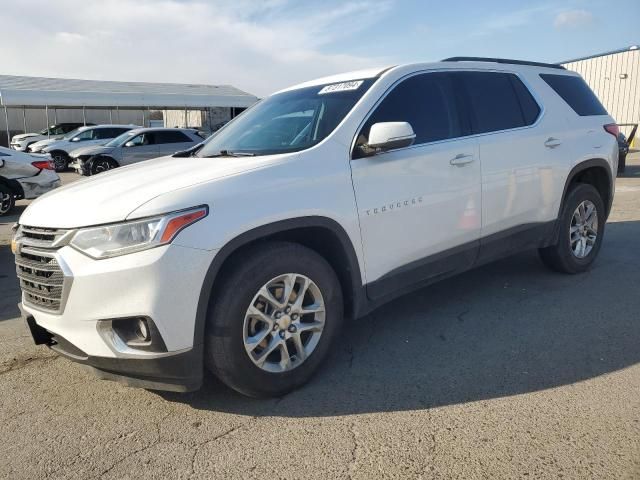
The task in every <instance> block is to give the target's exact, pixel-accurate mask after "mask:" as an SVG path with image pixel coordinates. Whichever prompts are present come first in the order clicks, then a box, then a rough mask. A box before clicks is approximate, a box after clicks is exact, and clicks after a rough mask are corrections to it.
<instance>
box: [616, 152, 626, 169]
mask: <svg viewBox="0 0 640 480" xmlns="http://www.w3.org/2000/svg"><path fill="white" fill-rule="evenodd" d="M626 168H627V154H626V153H625V154H622V155H620V157H619V158H618V173H624V170H625V169H626Z"/></svg>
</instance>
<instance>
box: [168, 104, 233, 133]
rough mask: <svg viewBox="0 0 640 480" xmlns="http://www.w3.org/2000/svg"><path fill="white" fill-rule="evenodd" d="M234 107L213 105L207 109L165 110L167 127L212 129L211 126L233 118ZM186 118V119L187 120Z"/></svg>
mask: <svg viewBox="0 0 640 480" xmlns="http://www.w3.org/2000/svg"><path fill="white" fill-rule="evenodd" d="M231 116H232V109H231V108H228V107H212V108H208V109H205V110H187V111H186V114H185V111H184V110H164V126H165V127H180V128H185V127H191V128H199V129H202V130H206V131H211V127H213V126H215V125H217V124H218V123H221V122H227V121H229V120H231ZM185 120H186V121H185Z"/></svg>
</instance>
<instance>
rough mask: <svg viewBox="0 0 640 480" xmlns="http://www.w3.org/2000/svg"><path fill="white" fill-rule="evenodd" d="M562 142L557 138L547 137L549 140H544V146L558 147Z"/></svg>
mask: <svg viewBox="0 0 640 480" xmlns="http://www.w3.org/2000/svg"><path fill="white" fill-rule="evenodd" d="M561 143H562V142H561V141H560V140H558V139H557V138H553V137H549V138H547V141H546V142H544V146H545V147H547V148H556V147H557V146H559V145H560V144H561Z"/></svg>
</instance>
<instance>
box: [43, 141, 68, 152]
mask: <svg viewBox="0 0 640 480" xmlns="http://www.w3.org/2000/svg"><path fill="white" fill-rule="evenodd" d="M44 141H46V142H49V143H47V144H45V145H46V146H45V147H43V148H42V150H45V149H46V150H47V151H50V150H52V149H54V148H58V147H62V146H63V145H67V144H68V143H69V142H68V141H67V140H62V139H60V140H44ZM38 143H40V142H38Z"/></svg>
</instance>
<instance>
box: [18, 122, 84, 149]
mask: <svg viewBox="0 0 640 480" xmlns="http://www.w3.org/2000/svg"><path fill="white" fill-rule="evenodd" d="M85 125H93V123H87V124H84V123H78V122H75V123H56V124H55V125H51V126H50V127H47V128H45V129H43V130H41V131H39V132H37V133H35V132H34V133H21V134H19V135H14V136H13V137H12V138H11V148H13V149H14V150H18V151H19V152H26V151H27V149H28V148H29V147H30V146H31V145H33V144H34V143H36V142H39V141H41V140H58V139H59V138H62V137H64V136H65V135H66V134H67V133H69V132H71V131H72V130H75V129H76V128H79V127H83V126H85Z"/></svg>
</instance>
